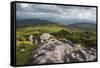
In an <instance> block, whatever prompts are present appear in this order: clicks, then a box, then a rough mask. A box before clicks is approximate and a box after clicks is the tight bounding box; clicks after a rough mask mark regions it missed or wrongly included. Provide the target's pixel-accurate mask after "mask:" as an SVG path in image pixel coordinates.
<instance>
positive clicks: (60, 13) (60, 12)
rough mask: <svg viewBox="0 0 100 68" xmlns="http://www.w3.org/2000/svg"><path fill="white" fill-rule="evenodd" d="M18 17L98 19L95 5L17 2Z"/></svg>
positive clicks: (55, 20)
mask: <svg viewBox="0 0 100 68" xmlns="http://www.w3.org/2000/svg"><path fill="white" fill-rule="evenodd" d="M16 8H17V11H16V12H17V19H27V18H38V19H45V20H51V21H54V22H66V20H71V19H72V20H75V19H76V20H82V21H84V20H86V21H93V22H95V21H96V8H95V7H78V6H61V5H44V4H41V5H40V4H23V3H17V7H16Z"/></svg>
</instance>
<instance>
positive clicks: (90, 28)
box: [67, 22, 96, 32]
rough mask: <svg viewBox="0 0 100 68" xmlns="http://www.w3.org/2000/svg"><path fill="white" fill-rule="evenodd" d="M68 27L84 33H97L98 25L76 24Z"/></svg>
mask: <svg viewBox="0 0 100 68" xmlns="http://www.w3.org/2000/svg"><path fill="white" fill-rule="evenodd" d="M67 27H69V28H72V29H79V30H82V31H94V32H95V31H96V24H94V23H86V22H85V23H82V22H81V23H74V24H69V25H67Z"/></svg>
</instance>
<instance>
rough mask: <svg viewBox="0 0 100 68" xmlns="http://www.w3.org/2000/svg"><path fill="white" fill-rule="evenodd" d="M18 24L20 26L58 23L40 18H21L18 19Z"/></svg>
mask: <svg viewBox="0 0 100 68" xmlns="http://www.w3.org/2000/svg"><path fill="white" fill-rule="evenodd" d="M16 25H17V26H18V27H20V26H35V25H58V24H57V23H54V22H50V21H47V20H40V19H19V20H17V21H16Z"/></svg>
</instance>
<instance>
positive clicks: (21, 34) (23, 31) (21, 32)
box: [16, 24, 80, 65]
mask: <svg viewBox="0 0 100 68" xmlns="http://www.w3.org/2000/svg"><path fill="white" fill-rule="evenodd" d="M61 30H65V31H69V32H76V34H72V33H69V35H68V36H67V37H70V38H72V37H73V38H72V40H73V39H74V37H75V40H76V37H78V36H77V35H78V34H79V35H80V30H79V29H74V30H70V29H69V28H66V27H63V26H60V25H54V24H53V25H37V26H25V27H23V28H17V31H16V37H17V38H16V39H17V40H19V39H21V41H16V42H17V45H18V46H16V48H17V49H16V56H17V57H16V61H17V63H16V64H17V65H25V64H28V61H29V57H30V53H31V49H33V48H35V47H36V45H35V44H31V42H29V41H28V40H27V39H28V36H29V35H30V34H33V35H35V34H41V33H44V32H48V33H56V34H57V35H58V33H57V32H59V31H61ZM77 32H78V34H77ZM60 33H61V32H60ZM67 34H68V33H67ZM26 35H28V36H27V37H26ZM57 35H55V36H57ZM61 35H63V32H62V34H61ZM74 35H75V36H74ZM58 36H59V35H58ZM63 36H64V35H63ZM65 36H66V35H65ZM65 36H64V37H65ZM26 38H27V39H26ZM24 42H27V43H24ZM23 45H26V46H24V48H25V50H26V51H25V52H23V53H20V52H19V50H20V49H21V48H23Z"/></svg>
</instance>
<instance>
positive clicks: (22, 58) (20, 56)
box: [16, 45, 36, 65]
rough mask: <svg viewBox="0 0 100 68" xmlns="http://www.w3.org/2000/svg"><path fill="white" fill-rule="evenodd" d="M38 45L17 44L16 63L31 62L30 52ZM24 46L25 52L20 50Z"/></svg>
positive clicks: (24, 63)
mask: <svg viewBox="0 0 100 68" xmlns="http://www.w3.org/2000/svg"><path fill="white" fill-rule="evenodd" d="M35 47H36V45H17V46H16V65H27V64H28V63H29V58H30V54H31V51H32V49H33V48H35ZM22 48H24V49H25V51H24V52H20V50H21V49H22Z"/></svg>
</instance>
